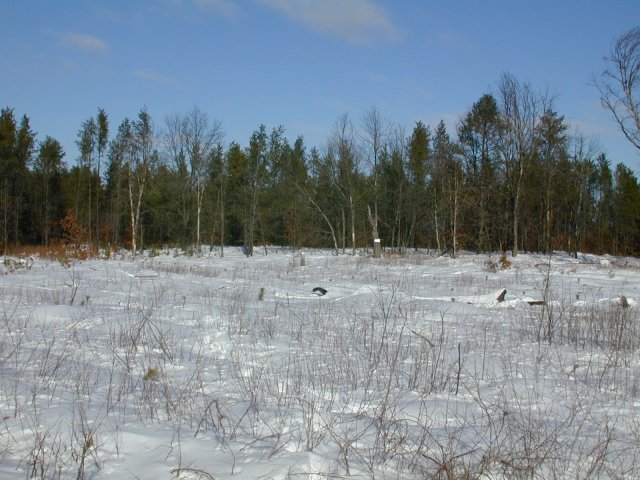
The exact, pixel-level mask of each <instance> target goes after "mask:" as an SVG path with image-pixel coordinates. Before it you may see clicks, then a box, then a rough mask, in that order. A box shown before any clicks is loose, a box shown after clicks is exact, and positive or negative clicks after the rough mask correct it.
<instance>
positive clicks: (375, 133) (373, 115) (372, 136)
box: [362, 107, 388, 241]
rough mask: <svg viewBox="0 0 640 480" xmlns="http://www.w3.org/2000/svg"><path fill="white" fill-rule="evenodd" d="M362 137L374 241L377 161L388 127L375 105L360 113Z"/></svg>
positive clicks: (375, 230)
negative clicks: (369, 171) (368, 169)
mask: <svg viewBox="0 0 640 480" xmlns="http://www.w3.org/2000/svg"><path fill="white" fill-rule="evenodd" d="M362 128H363V134H362V138H363V140H364V143H365V145H366V148H367V151H368V158H369V163H370V165H371V169H372V172H373V197H374V201H373V216H372V217H373V218H372V219H371V224H372V225H371V227H372V229H373V239H374V241H375V240H376V239H378V238H379V234H378V162H379V161H380V154H381V152H382V149H383V148H384V144H385V141H386V137H387V135H388V132H387V131H388V128H387V124H386V122H385V120H384V119H383V118H382V115H381V114H380V111H379V110H378V109H377V108H376V107H371V108H370V109H369V110H367V111H366V112H364V114H363V115H362Z"/></svg>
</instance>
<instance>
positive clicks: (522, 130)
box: [498, 73, 548, 257]
mask: <svg viewBox="0 0 640 480" xmlns="http://www.w3.org/2000/svg"><path fill="white" fill-rule="evenodd" d="M498 98H499V102H500V115H501V128H500V133H499V138H498V148H499V150H500V155H501V157H502V161H503V164H504V168H505V172H506V175H507V181H508V182H509V188H510V190H511V192H510V194H511V208H512V212H511V213H512V220H513V224H512V235H513V247H512V254H513V256H514V257H515V256H516V255H517V254H518V249H519V241H520V234H519V226H520V220H521V218H520V211H521V205H520V204H521V202H522V190H523V181H524V178H525V174H526V172H527V169H528V168H529V164H530V163H531V159H532V158H533V155H535V151H536V123H537V121H538V116H539V115H540V113H541V112H544V111H545V109H546V108H545V106H546V104H547V103H548V98H547V96H546V95H538V94H536V93H535V92H534V91H533V88H532V87H531V85H530V84H529V83H528V82H526V83H521V82H520V81H518V80H517V79H516V78H515V77H514V76H513V75H511V74H509V73H504V74H503V75H502V77H501V78H500V82H499V84H498Z"/></svg>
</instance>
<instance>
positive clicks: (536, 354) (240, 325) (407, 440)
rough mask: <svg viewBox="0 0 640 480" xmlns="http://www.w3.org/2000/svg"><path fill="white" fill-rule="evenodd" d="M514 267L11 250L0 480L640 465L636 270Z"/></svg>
mask: <svg viewBox="0 0 640 480" xmlns="http://www.w3.org/2000/svg"><path fill="white" fill-rule="evenodd" d="M509 260H510V261H511V265H510V266H508V267H507V268H502V265H501V264H500V261H499V258H498V257H497V256H495V255H494V256H487V255H472V254H463V255H461V256H460V257H459V258H457V259H451V258H445V257H437V256H433V255H429V254H427V253H424V252H423V253H409V254H407V255H406V256H397V255H396V256H388V257H387V258H383V259H380V260H375V259H372V258H371V257H369V256H367V255H366V254H364V253H362V254H361V255H358V256H355V257H354V256H350V255H340V256H336V255H333V254H332V252H330V251H307V252H306V266H300V265H299V257H298V256H297V255H294V254H292V253H291V252H288V251H286V250H283V249H275V248H273V249H270V250H269V254H268V255H265V251H264V250H263V249H261V250H259V251H258V252H257V253H256V256H254V257H253V258H246V257H244V256H243V255H242V253H241V252H240V251H236V250H232V249H228V250H227V251H226V254H225V256H224V258H219V257H218V256H216V255H213V254H211V255H209V254H208V253H207V254H206V255H203V256H185V255H181V254H179V252H174V251H173V250H172V251H165V252H160V255H151V254H150V253H147V254H146V255H145V256H143V257H139V258H137V259H136V260H135V261H133V260H131V259H130V258H128V257H126V256H125V255H119V256H116V257H112V258H111V259H108V260H89V261H82V262H80V261H78V262H73V261H72V262H65V261H63V262H60V261H54V260H45V259H35V261H27V262H24V261H22V262H21V261H19V260H18V259H14V258H8V259H6V260H5V263H4V266H0V271H1V272H2V275H1V276H0V299H1V302H2V303H1V307H0V308H1V311H0V315H1V316H2V334H1V337H0V340H1V343H0V414H1V415H2V423H1V424H0V478H31V477H45V478H123V479H126V478H141V479H146V478H151V479H171V478H185V479H198V478H201V479H211V478H215V479H232V478H237V479H258V478H263V479H271V478H273V479H284V478H292V479H298V478H299V479H305V478H313V479H321V478H342V477H347V476H352V477H354V478H372V477H376V478H486V479H489V478H494V479H497V478H596V477H600V478H634V477H635V478H638V477H640V351H639V348H638V347H639V346H640V325H639V322H640V315H639V312H640V305H638V304H637V303H636V302H640V261H638V260H636V259H630V258H614V257H596V256H587V255H583V256H580V257H579V258H578V259H573V258H571V257H569V256H567V255H564V254H557V255H553V256H552V257H549V256H543V255H519V256H518V257H516V258H509ZM317 286H320V287H324V288H325V289H327V291H328V293H327V294H326V295H324V296H317V295H315V294H313V293H312V289H313V288H314V287H317ZM504 289H506V291H507V293H506V295H504V298H503V301H499V300H498V297H499V296H500V294H501V293H502V292H503V290H504Z"/></svg>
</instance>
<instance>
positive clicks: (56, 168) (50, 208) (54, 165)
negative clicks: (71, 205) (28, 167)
mask: <svg viewBox="0 0 640 480" xmlns="http://www.w3.org/2000/svg"><path fill="white" fill-rule="evenodd" d="M63 158H64V151H63V149H62V145H60V142H58V141H57V140H56V139H54V138H51V137H49V136H47V137H46V138H45V140H44V141H42V142H41V143H40V147H39V150H38V156H37V158H36V161H35V164H34V179H35V186H34V189H33V192H34V197H35V202H34V203H35V208H34V213H35V215H34V217H35V220H36V221H35V223H36V225H37V237H36V238H37V239H38V241H39V242H41V243H42V244H44V245H45V246H48V245H49V244H50V242H51V240H52V239H57V238H60V221H61V220H62V219H63V217H64V214H65V205H64V203H63V197H62V185H61V177H62V173H63V172H64V163H63Z"/></svg>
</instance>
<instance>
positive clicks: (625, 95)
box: [594, 27, 640, 150]
mask: <svg viewBox="0 0 640 480" xmlns="http://www.w3.org/2000/svg"><path fill="white" fill-rule="evenodd" d="M605 61H606V65H607V67H606V68H605V70H604V71H603V72H602V75H601V77H600V79H599V80H598V79H596V80H595V82H594V83H595V84H596V87H597V88H598V90H599V91H600V99H601V101H602V105H603V106H605V107H606V108H608V109H609V110H610V111H611V113H612V114H613V117H614V118H615V120H616V122H617V123H618V126H619V127H620V129H621V130H622V133H624V135H625V137H627V139H628V140H629V141H630V142H631V144H632V145H633V146H634V147H636V148H637V149H639V150H640V27H635V28H633V29H631V30H629V31H628V32H626V33H625V34H623V35H622V36H621V37H620V38H618V40H617V41H616V42H615V43H614V44H613V46H612V47H611V53H610V54H609V56H608V57H605Z"/></svg>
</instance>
